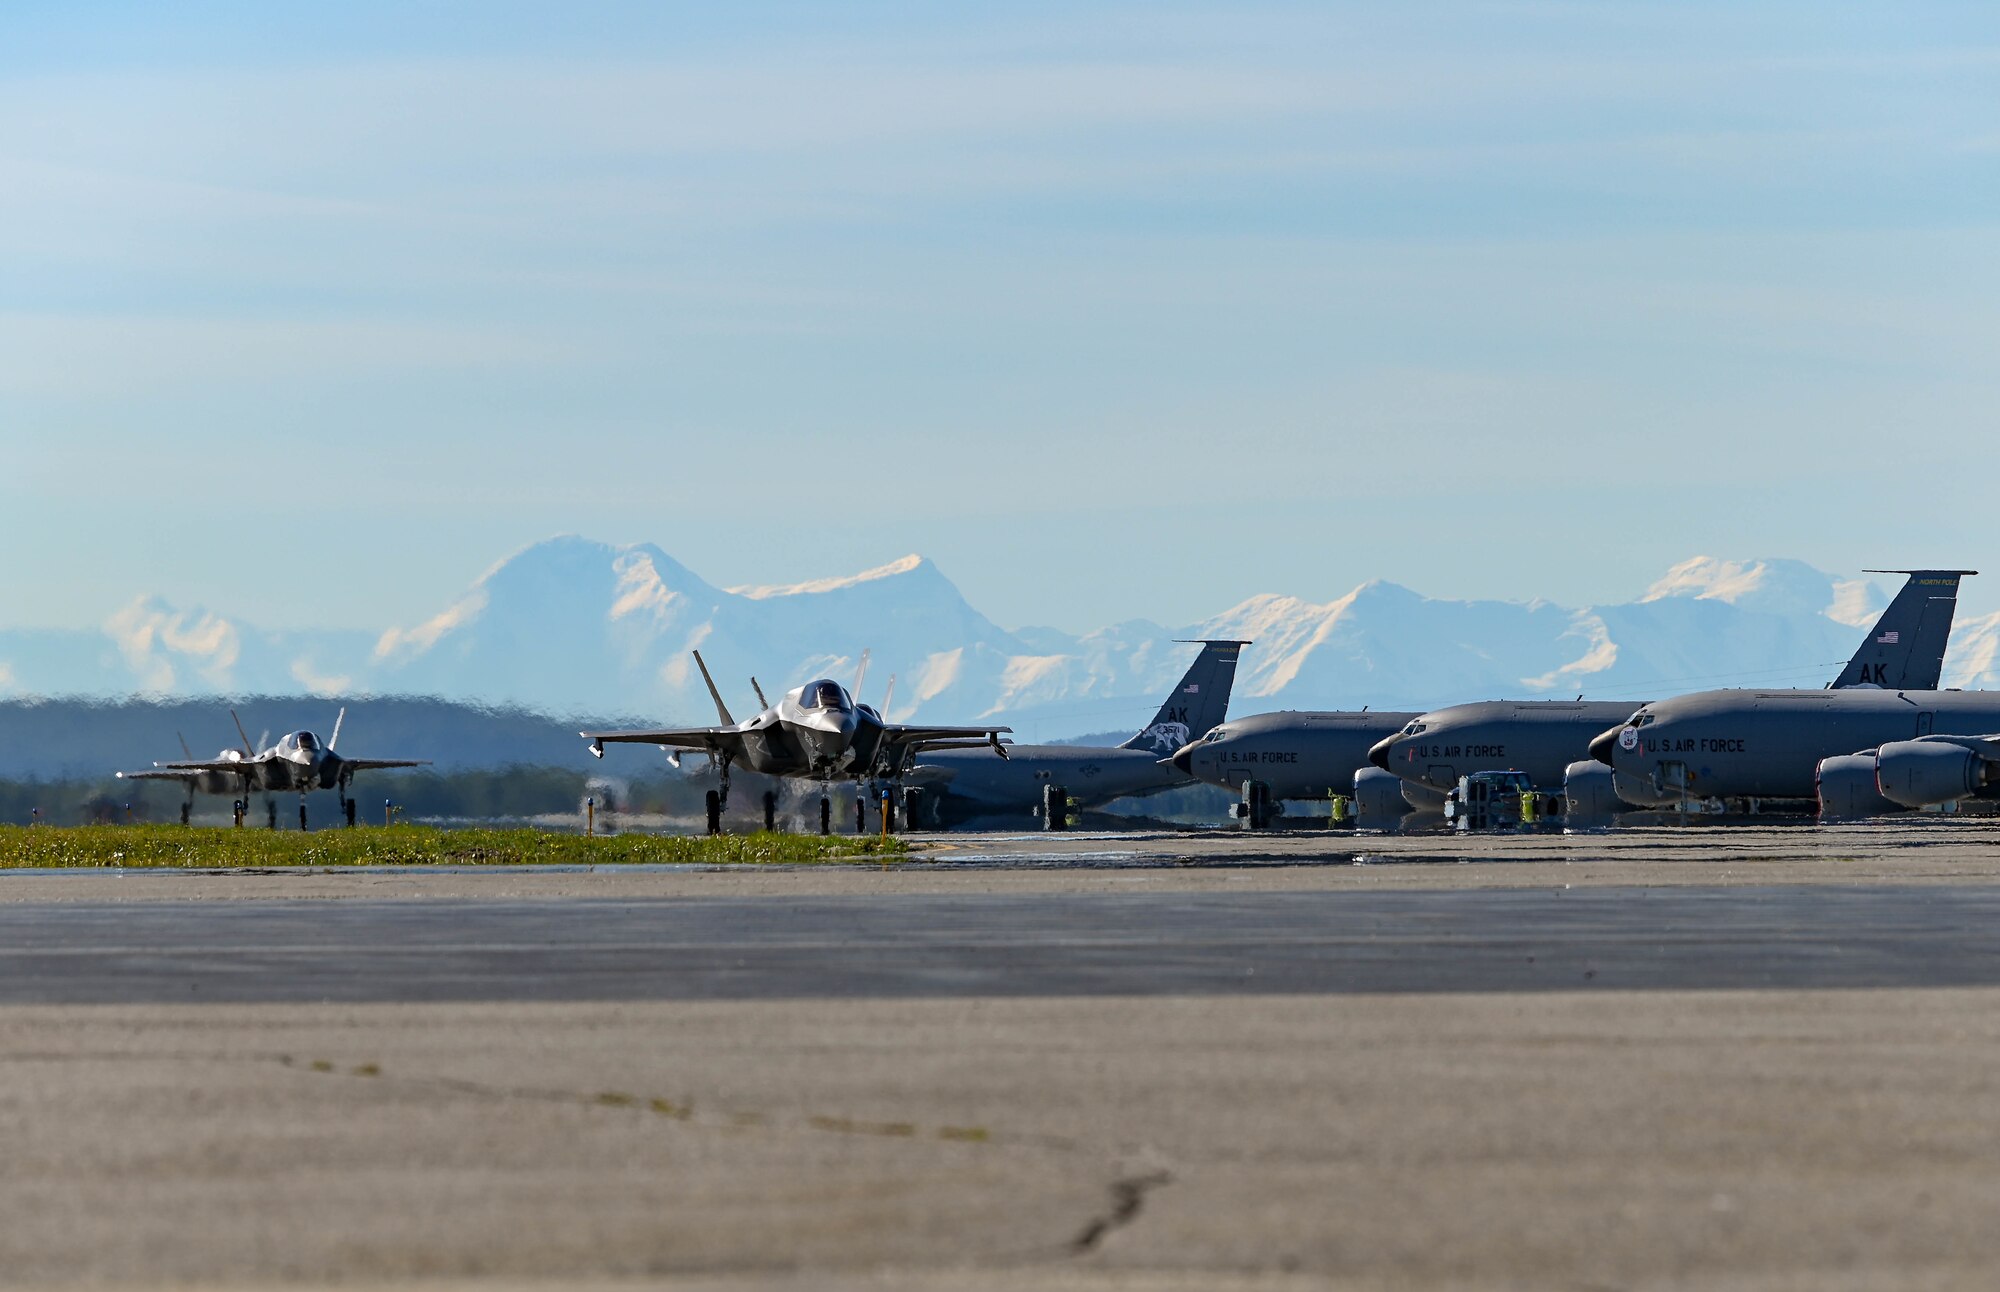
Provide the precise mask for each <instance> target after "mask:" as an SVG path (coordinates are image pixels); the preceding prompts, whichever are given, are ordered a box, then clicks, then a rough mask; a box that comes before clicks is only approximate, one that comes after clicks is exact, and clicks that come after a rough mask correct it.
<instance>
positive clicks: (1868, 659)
mask: <svg viewBox="0 0 2000 1292" xmlns="http://www.w3.org/2000/svg"><path fill="white" fill-rule="evenodd" d="M1868 573H1870V574H1907V575H1908V576H1909V579H1908V581H1907V582H1905V583H1904V584H1903V587H1902V590H1901V591H1899V592H1898V593H1896V599H1895V600H1894V601H1891V602H1890V603H1889V608H1888V609H1887V610H1884V611H1883V612H1882V617H1881V618H1880V619H1878V620H1876V621H1875V626H1874V627H1873V628H1871V629H1869V630H1868V636H1867V637H1865V638H1863V639H1862V642H1861V649H1860V650H1857V651H1855V652H1854V658H1853V659H1851V660H1848V661H1847V666H1846V667H1845V668H1843V669H1841V670H1840V676H1839V677H1837V678H1835V679H1834V681H1833V682H1832V683H1831V684H1830V686H1829V689H1841V688H1846V687H1855V686H1872V687H1881V688H1883V689H1884V690H1889V691H1935V690H1936V689H1937V685H1938V679H1939V678H1940V677H1941V676H1942V675H1943V673H1944V648H1945V642H1946V640H1947V639H1949V638H1950V636H1951V620H1952V616H1953V614H1955V613H1956V612H1957V610H1958V581H1959V580H1960V579H1961V578H1963V577H1965V576H1966V575H1968V574H1977V573H1979V571H1977V570H1870V571H1868Z"/></svg>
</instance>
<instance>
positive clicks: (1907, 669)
mask: <svg viewBox="0 0 2000 1292" xmlns="http://www.w3.org/2000/svg"><path fill="white" fill-rule="evenodd" d="M1869 573H1872V574H1904V575H1907V576H1908V578H1907V579H1906V581H1905V582H1904V584H1903V587H1902V588H1901V589H1900V590H1899V591H1898V592H1897V594H1896V596H1895V598H1894V599H1893V600H1892V601H1890V603H1889V606H1888V608H1887V609H1885V610H1884V611H1883V612H1882V616H1881V618H1879V619H1878V620H1876V622H1875V626H1874V627H1873V628H1871V629H1870V630H1869V631H1868V634H1867V636H1866V637H1865V638H1864V639H1863V640H1862V643H1861V647H1860V649H1858V650H1857V651H1855V653H1854V657H1853V658H1852V659H1850V660H1848V661H1847V663H1846V664H1845V665H1843V666H1842V668H1841V670H1840V672H1839V673H1838V674H1836V675H1835V678H1834V680H1833V681H1832V682H1831V683H1829V684H1828V691H1846V690H1866V689H1880V688H1882V687H1917V688H1928V687H1935V686H1936V685H1937V682H1938V677H1939V676H1940V674H1941V672H1942V670H1943V667H1944V648H1945V642H1946V640H1947V639H1948V638H1949V637H1950V636H1951V621H1952V616H1953V613H1954V611H1955V609H1956V607H1957V604H1958V584H1959V580H1960V578H1961V577H1963V576H1965V575H1968V574H1972V573H1975V571H1972V570H1872V571H1869ZM1827 693H1828V692H1826V691H1808V692H1805V693H1804V694H1807V695H1824V694H1827ZM1738 694H1741V693H1740V692H1739V693H1738ZM1644 703H1646V702H1645V701H1638V700H1594V701H1583V700H1576V701H1565V700H1494V701H1486V702H1483V703H1476V704H1460V705H1453V706H1452V707H1450V708H1446V709H1439V710H1437V711H1435V712H1432V713H1426V714H1424V715H1422V716H1421V717H1418V718H1416V719H1414V720H1412V721H1411V722H1410V724H1409V725H1408V726H1407V727H1405V728H1404V729H1403V730H1402V731H1400V732H1397V733H1396V734H1395V735H1393V736H1390V737H1389V738H1388V739H1386V740H1383V741H1382V742H1381V743H1380V744H1378V745H1376V746H1375V747H1374V748H1372V749H1371V750H1369V752H1368V757H1369V761H1371V762H1373V763H1374V764H1375V765H1376V766H1377V767H1381V768H1385V769H1386V770H1388V771H1391V772H1394V773H1395V774H1396V775H1398V776H1400V777H1403V778H1404V779H1406V780H1410V781H1415V782H1417V783H1418V784H1420V785H1423V786H1426V787H1428V788H1429V789H1432V790H1435V791H1438V792H1441V793H1442V792H1447V791H1449V790H1450V789H1451V788H1452V787H1453V786H1454V785H1456V784H1457V781H1458V778H1459V777H1461V776H1465V775H1468V774H1470V773H1473V772H1483V771H1503V770H1514V771H1523V772H1526V773H1527V774H1528V778H1529V780H1530V781H1532V782H1533V783H1534V784H1535V785H1536V786H1537V787H1538V788H1542V789H1545V790H1551V791H1552V790H1555V789H1558V788H1562V787H1564V786H1565V782H1566V777H1567V773H1568V772H1569V770H1570V769H1571V768H1572V767H1578V774H1579V775H1591V776H1594V775H1597V772H1596V769H1595V768H1593V767H1592V766H1591V765H1590V763H1589V754H1588V751H1589V749H1590V746H1591V741H1592V739H1593V738H1595V737H1596V736H1597V734H1598V733H1599V732H1602V731H1603V730H1604V729H1605V728H1606V727H1609V726H1613V725H1616V724H1618V723H1622V722H1624V721H1625V720H1626V719H1627V718H1629V717H1631V716H1632V713H1633V711H1634V710H1636V709H1638V708H1640V707H1641V705H1643V704H1644ZM1842 752H1847V751H1842ZM1579 764H1580V765H1581V766H1579ZM1614 770H1615V769H1614ZM1808 770H1810V768H1808ZM1607 779H1608V778H1607ZM1614 785H1615V789H1616V792H1617V793H1618V794H1619V795H1621V796H1626V795H1630V794H1632V793H1636V792H1638V787H1637V786H1627V785H1624V784H1622V783H1614ZM1613 787H1614V786H1605V787H1603V788H1604V789H1607V790H1608V789H1611V788H1613ZM1598 789H1599V787H1596V786H1593V787H1591V789H1590V790H1588V791H1583V792H1572V794H1571V798H1572V799H1573V800H1578V801H1583V800H1592V801H1593V803H1594V804H1595V805H1599V806H1601V805H1602V798H1601V795H1600V796H1599V797H1597V798H1595V799H1593V798H1592V796H1593V794H1594V793H1597V791H1598ZM1623 801H1624V802H1627V803H1630V802H1635V801H1636V800H1634V799H1632V798H1630V797H1624V798H1623Z"/></svg>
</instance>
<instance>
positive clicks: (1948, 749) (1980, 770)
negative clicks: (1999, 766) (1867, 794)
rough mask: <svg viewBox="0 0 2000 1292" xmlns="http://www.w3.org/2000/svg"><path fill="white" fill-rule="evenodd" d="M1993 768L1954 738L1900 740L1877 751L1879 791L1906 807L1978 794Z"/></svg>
mask: <svg viewBox="0 0 2000 1292" xmlns="http://www.w3.org/2000/svg"><path fill="white" fill-rule="evenodd" d="M1992 766H1993V764H1992V763H1990V762H1988V761H1987V759H1985V758H1982V757H1981V756H1980V755H1979V753H1978V752H1977V751H1976V750H1974V749H1971V748H1968V747H1967V746H1965V745H1961V744H1958V743H1956V742H1954V741H1952V740H1950V739H1932V740H1898V741H1895V742H1893V743H1890V744H1886V745H1883V746H1882V747H1881V748H1880V749H1878V750H1876V751H1875V788H1876V789H1878V790H1880V791H1881V794H1882V797H1883V798H1885V799H1888V800H1889V801H1890V802H1892V803H1897V804H1900V805H1901V806H1903V807H1906V808H1922V807H1935V806H1937V805H1939V804H1942V803H1956V802H1958V800H1960V799H1962V798H1965V797H1967V796H1969V795H1972V794H1977V793H1978V792H1979V791H1980V790H1981V789H1982V788H1984V787H1985V785H1986V782H1987V778H1988V775H1989V769H1991V768H1992Z"/></svg>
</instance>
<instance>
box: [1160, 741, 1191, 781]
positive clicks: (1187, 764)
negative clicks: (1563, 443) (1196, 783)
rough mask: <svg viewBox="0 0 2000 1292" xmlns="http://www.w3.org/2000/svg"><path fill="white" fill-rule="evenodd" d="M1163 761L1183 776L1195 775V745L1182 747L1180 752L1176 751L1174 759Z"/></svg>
mask: <svg viewBox="0 0 2000 1292" xmlns="http://www.w3.org/2000/svg"><path fill="white" fill-rule="evenodd" d="M1163 761H1165V762H1166V763H1167V764H1168V765H1170V766H1171V767H1172V768H1173V769H1174V770H1175V771H1177V772H1179V773H1180V774H1181V775H1183V776H1192V775H1194V745H1192V744H1186V745H1182V746H1181V747H1180V748H1179V749H1178V750H1175V751H1174V754H1173V756H1172V757H1170V758H1167V759H1165V760H1163Z"/></svg>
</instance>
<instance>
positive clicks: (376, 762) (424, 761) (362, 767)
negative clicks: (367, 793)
mask: <svg viewBox="0 0 2000 1292" xmlns="http://www.w3.org/2000/svg"><path fill="white" fill-rule="evenodd" d="M340 762H341V765H342V766H344V767H351V768H353V769H354V770H355V771H357V772H379V771H381V770H382V769H383V768H385V767H429V766H430V765H431V760H430V759H428V758H343V759H341V760H340Z"/></svg>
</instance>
